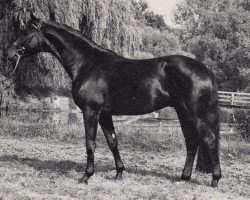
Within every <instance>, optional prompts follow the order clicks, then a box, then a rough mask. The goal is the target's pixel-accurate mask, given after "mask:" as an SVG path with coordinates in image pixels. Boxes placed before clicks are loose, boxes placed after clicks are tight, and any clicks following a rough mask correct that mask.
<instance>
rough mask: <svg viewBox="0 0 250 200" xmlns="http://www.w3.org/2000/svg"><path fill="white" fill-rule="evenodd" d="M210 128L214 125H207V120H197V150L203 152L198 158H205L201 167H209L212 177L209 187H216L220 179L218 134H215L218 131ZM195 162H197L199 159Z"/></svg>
mask: <svg viewBox="0 0 250 200" xmlns="http://www.w3.org/2000/svg"><path fill="white" fill-rule="evenodd" d="M211 126H215V125H213V124H210V123H208V122H207V120H204V119H202V118H198V121H197V129H198V134H199V148H200V149H201V151H203V152H202V154H200V155H199V156H200V157H202V156H205V157H206V158H203V161H204V163H202V164H201V165H206V164H207V165H208V166H209V168H208V169H207V170H208V171H212V175H213V179H212V182H211V186H212V187H217V186H218V182H219V180H220V178H221V169H220V161H219V133H218V132H217V131H219V130H217V128H211ZM199 156H198V157H199ZM197 162H199V158H198V160H197ZM209 162H210V163H209Z"/></svg>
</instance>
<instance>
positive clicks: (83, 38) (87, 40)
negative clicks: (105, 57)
mask: <svg viewBox="0 0 250 200" xmlns="http://www.w3.org/2000/svg"><path fill="white" fill-rule="evenodd" d="M46 23H47V24H49V25H52V26H53V27H55V28H57V29H60V30H61V31H64V32H66V33H69V34H71V35H74V36H75V37H76V38H77V39H79V40H80V41H83V42H85V43H88V44H89V45H90V46H91V47H93V48H96V49H98V50H99V51H103V52H106V53H108V54H111V55H115V56H118V57H120V58H123V57H122V56H120V55H118V54H117V53H115V52H114V51H111V50H109V49H106V48H104V47H102V46H100V45H98V44H97V43H95V42H94V41H93V40H92V39H91V38H89V37H87V36H86V35H84V33H82V32H81V31H79V30H77V29H73V28H72V27H70V26H68V25H66V24H59V23H57V22H54V21H47V22H46Z"/></svg>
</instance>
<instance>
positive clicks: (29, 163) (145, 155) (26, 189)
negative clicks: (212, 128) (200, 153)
mask: <svg viewBox="0 0 250 200" xmlns="http://www.w3.org/2000/svg"><path fill="white" fill-rule="evenodd" d="M119 131H121V130H118V132H119ZM140 131H142V130H140ZM100 135H101V134H99V136H98V137H100ZM138 135H139V136H140V134H137V136H138ZM146 136H147V134H146ZM101 137H102V136H101ZM118 137H120V139H121V140H120V141H121V142H120V150H121V156H122V159H123V161H124V164H125V168H126V169H125V172H124V178H123V180H120V181H115V180H114V176H115V168H114V160H113V157H112V155H111V153H110V151H109V150H108V147H107V145H106V144H104V139H103V138H102V139H99V140H98V141H97V149H96V154H95V155H96V158H95V163H96V169H95V171H96V173H95V174H94V176H93V177H91V178H90V180H89V183H88V185H85V184H79V183H78V179H79V178H80V177H81V176H82V175H83V171H84V167H85V164H86V154H85V145H84V138H81V139H78V140H77V141H74V142H67V141H64V140H55V139H48V138H46V137H22V136H15V135H8V134H1V135H0V199H3V200H12V199H15V200H24V199H25V200H26V199H36V200H37V199H46V200H47V199H55V200H59V199H70V200H71V199H91V200H92V199H119V200H122V199H124V200H127V199H181V200H183V199H192V200H194V199H209V200H210V199H220V200H222V199H233V200H235V199H250V190H249V188H250V157H249V155H250V154H249V151H250V145H249V143H246V142H243V141H237V145H236V143H235V141H233V140H232V139H223V138H222V145H221V148H222V151H221V166H222V170H223V171H222V172H223V177H222V179H221V181H220V182H219V187H218V188H215V189H214V188H211V187H210V186H209V185H210V181H211V175H207V174H201V173H198V172H196V171H194V173H193V175H192V180H191V181H190V182H183V181H180V180H179V177H180V175H181V172H182V168H183V165H184V161H185V148H184V146H183V145H182V146H178V145H177V146H176V145H175V147H173V148H168V147H162V148H160V147H159V148H153V149H152V148H148V147H149V146H152V145H150V141H148V140H145V138H141V141H142V142H144V144H143V145H142V144H140V145H138V144H137V143H138V142H136V143H132V144H131V143H130V141H129V140H128V139H122V137H123V136H122V135H121V134H119V133H118ZM124 137H125V138H126V137H127V136H124ZM159 140H160V139H159ZM133 141H134V140H133ZM138 141H140V140H138ZM152 141H153V140H152ZM161 142H162V141H161ZM168 142H170V143H171V140H170V141H168ZM155 143H156V142H154V144H155ZM162 143H164V141H163V142H162ZM172 143H174V141H173V142H172ZM158 146H163V145H161V144H159V145H158ZM169 146H170V147H171V145H169ZM232 147H234V148H232Z"/></svg>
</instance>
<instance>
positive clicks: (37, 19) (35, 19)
mask: <svg viewBox="0 0 250 200" xmlns="http://www.w3.org/2000/svg"><path fill="white" fill-rule="evenodd" d="M29 13H30V23H31V24H32V23H34V24H36V22H39V21H40V19H39V18H37V17H36V16H35V15H34V12H33V11H32V10H29Z"/></svg>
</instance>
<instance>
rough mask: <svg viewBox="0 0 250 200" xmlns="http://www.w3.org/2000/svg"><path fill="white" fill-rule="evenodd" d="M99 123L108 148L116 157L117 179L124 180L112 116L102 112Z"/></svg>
mask: <svg viewBox="0 0 250 200" xmlns="http://www.w3.org/2000/svg"><path fill="white" fill-rule="evenodd" d="M99 123H100V125H101V128H102V130H103V133H104V135H105V137H106V140H107V143H108V146H109V148H110V150H111V152H112V154H113V156H114V159H115V164H116V177H115V179H122V172H123V170H124V165H123V162H122V160H121V156H120V153H119V150H118V141H117V137H116V134H115V130H114V125H113V121H112V116H111V115H110V114H108V113H105V112H102V113H101V114H100V119H99Z"/></svg>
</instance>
